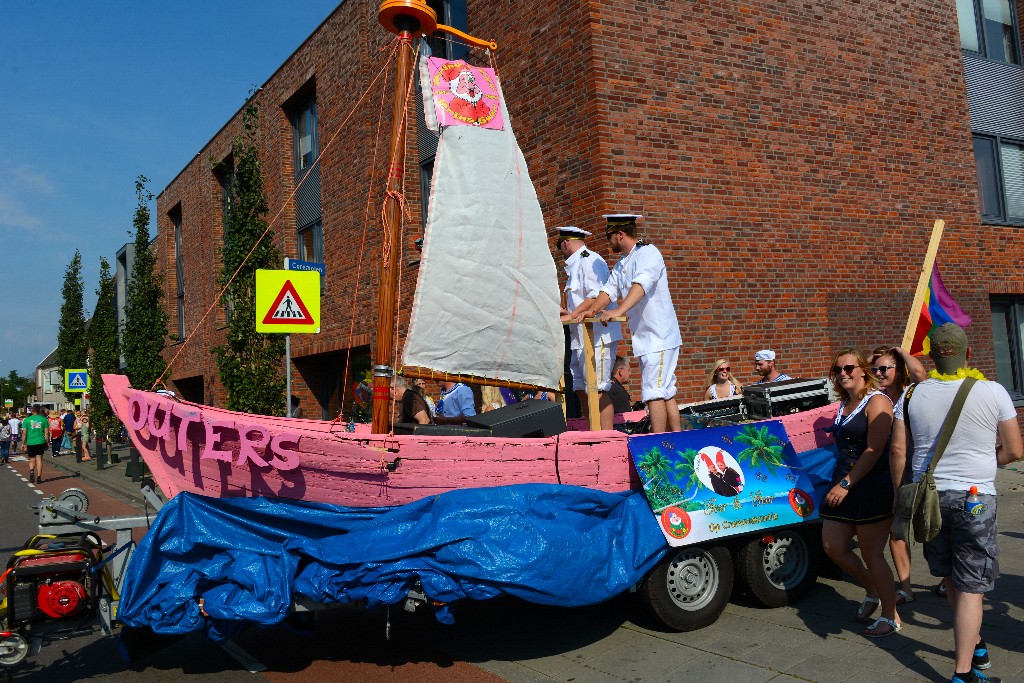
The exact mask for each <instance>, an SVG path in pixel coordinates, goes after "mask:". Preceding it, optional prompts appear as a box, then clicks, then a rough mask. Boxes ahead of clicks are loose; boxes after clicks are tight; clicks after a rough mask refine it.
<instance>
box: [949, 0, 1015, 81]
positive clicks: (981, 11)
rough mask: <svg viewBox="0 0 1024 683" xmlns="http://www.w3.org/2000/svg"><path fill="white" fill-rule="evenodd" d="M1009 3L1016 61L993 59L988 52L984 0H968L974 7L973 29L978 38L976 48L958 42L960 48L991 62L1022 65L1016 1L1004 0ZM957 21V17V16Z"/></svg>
mask: <svg viewBox="0 0 1024 683" xmlns="http://www.w3.org/2000/svg"><path fill="white" fill-rule="evenodd" d="M1006 1H1007V2H1008V3H1009V4H1010V17H1011V20H1012V21H1013V25H1012V30H1013V36H1014V46H1013V47H1014V57H1015V58H1016V60H1017V61H1015V62H1010V61H1006V60H1005V59H995V58H994V57H991V56H989V54H988V40H987V36H986V35H985V8H984V0H970V2H971V4H972V5H973V7H974V31H975V37H976V38H977V40H978V48H979V49H978V50H970V49H968V48H965V47H964V46H963V43H962V42H961V44H960V49H961V50H963V51H964V52H970V53H971V54H976V55H980V56H981V57H983V58H984V59H988V60H991V61H993V62H999V63H1000V64H1013V65H1014V66H1024V60H1022V59H1021V57H1022V55H1021V45H1020V43H1021V35H1020V25H1019V22H1018V19H1017V2H1016V0H1006ZM957 21H958V23H959V17H958V18H957Z"/></svg>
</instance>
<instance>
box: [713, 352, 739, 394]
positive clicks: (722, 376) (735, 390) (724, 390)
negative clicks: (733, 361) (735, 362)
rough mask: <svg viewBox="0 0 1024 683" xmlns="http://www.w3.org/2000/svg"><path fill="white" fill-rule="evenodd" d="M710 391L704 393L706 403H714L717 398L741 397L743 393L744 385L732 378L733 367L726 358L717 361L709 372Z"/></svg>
mask: <svg viewBox="0 0 1024 683" xmlns="http://www.w3.org/2000/svg"><path fill="white" fill-rule="evenodd" d="M707 384H708V389H707V391H705V392H704V400H705V401H713V400H715V399H716V398H729V397H730V396H739V395H740V394H742V393H743V385H742V384H740V381H739V380H738V379H736V378H735V377H733V376H732V367H731V366H730V365H729V361H728V360H726V359H725V358H720V359H718V360H717V361H715V364H714V365H712V366H711V368H710V372H708V379H707Z"/></svg>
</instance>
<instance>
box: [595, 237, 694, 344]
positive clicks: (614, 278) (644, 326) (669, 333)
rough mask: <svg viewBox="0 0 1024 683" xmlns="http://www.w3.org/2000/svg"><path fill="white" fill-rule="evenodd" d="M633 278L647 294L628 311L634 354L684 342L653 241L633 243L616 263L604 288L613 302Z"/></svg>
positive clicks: (663, 262)
mask: <svg viewBox="0 0 1024 683" xmlns="http://www.w3.org/2000/svg"><path fill="white" fill-rule="evenodd" d="M634 282H635V283H637V284H639V285H640V286H641V287H643V288H644V296H643V298H642V299H640V301H638V302H637V303H636V305H635V306H633V308H631V309H629V312H628V313H627V314H626V315H627V316H628V317H629V331H630V332H631V333H632V334H633V340H632V343H633V355H634V356H646V355H647V354H649V353H654V352H655V351H667V350H668V349H674V348H676V347H677V346H679V345H680V344H682V343H683V341H682V337H680V336H679V320H677V319H676V309H675V306H673V305H672V297H671V296H670V295H669V291H668V278H667V276H666V274H665V259H664V258H662V256H661V252H660V251H658V248H657V247H655V246H654V245H653V244H643V243H639V242H638V243H637V244H636V245H634V247H633V248H632V249H630V251H629V253H628V254H625V255H624V256H623V257H622V258H620V259H619V262H618V263H616V264H615V268H613V269H612V274H611V276H610V277H609V278H608V281H607V282H606V283H605V284H604V286H603V287H601V291H602V292H604V293H605V294H607V295H608V298H610V299H611V300H612V301H613V302H617V301H621V300H622V299H624V298H626V295H627V294H628V293H629V289H630V287H631V286H632V285H633V283H634Z"/></svg>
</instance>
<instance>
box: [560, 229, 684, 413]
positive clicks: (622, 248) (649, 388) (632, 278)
mask: <svg viewBox="0 0 1024 683" xmlns="http://www.w3.org/2000/svg"><path fill="white" fill-rule="evenodd" d="M604 218H605V220H607V221H608V226H607V229H606V232H605V236H606V237H607V238H608V242H609V243H610V244H611V247H612V251H614V252H615V253H617V254H622V257H621V258H620V259H619V262H618V263H616V264H615V267H614V268H613V269H612V273H611V275H610V276H609V277H608V281H607V282H606V283H605V284H604V286H603V287H601V292H600V293H599V294H598V295H597V298H596V299H594V300H592V301H591V300H588V302H586V303H584V306H583V307H581V309H580V310H577V311H574V312H573V317H574V318H576V319H579V318H580V316H581V314H582V315H593V314H594V313H595V312H597V311H603V312H602V313H601V319H602V320H605V321H607V320H610V319H611V318H616V317H619V316H623V315H625V316H628V317H629V331H630V332H631V333H632V343H633V354H634V355H635V356H636V357H637V360H638V361H640V374H641V378H642V386H641V398H642V399H643V402H644V403H646V404H647V412H648V415H650V418H651V431H652V432H665V431H679V428H680V424H679V408H678V407H677V406H676V403H675V395H676V362H677V361H678V360H679V346H680V345H681V344H682V338H681V337H680V335H679V321H678V320H677V319H676V310H675V307H674V306H673V305H672V297H671V296H670V295H669V291H668V278H667V275H666V271H665V259H664V258H662V256H661V252H660V251H658V248H657V247H655V246H654V245H653V244H647V243H645V242H641V241H639V240H638V239H637V238H636V222H637V221H638V220H640V219H642V218H643V216H640V215H637V214H624V213H619V214H610V215H606V216H604ZM612 302H615V303H616V306H615V307H614V308H611V309H608V310H605V308H606V307H607V306H608V305H609V304H611V303H612Z"/></svg>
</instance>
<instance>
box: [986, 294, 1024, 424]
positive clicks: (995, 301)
mask: <svg viewBox="0 0 1024 683" xmlns="http://www.w3.org/2000/svg"><path fill="white" fill-rule="evenodd" d="M989 306H990V308H991V311H992V326H993V329H992V339H993V351H994V355H995V361H996V367H997V368H998V367H999V366H1000V365H1001V364H1005V363H1006V361H1009V365H1010V373H1011V377H1004V376H1001V375H999V373H998V372H997V373H996V378H995V379H996V380H997V381H998V382H999V383H1000V384H1002V385H1003V386H1004V387H1005V388H1006V390H1007V391H1008V392H1009V393H1010V398H1012V399H1013V403H1014V405H1015V406H1017V407H1024V332H1022V329H1021V326H1022V325H1024V296H1012V295H1004V294H999V295H992V296H991V297H990V299H989ZM997 316H1002V317H1003V318H1004V320H1006V321H1007V322H1008V324H1007V346H1008V348H1007V349H1005V350H1000V348H999V346H998V345H997V344H996V341H997V339H998V337H999V336H1000V335H997V334H996V329H995V325H996V317H997ZM1003 354H1007V355H1008V357H1006V356H1003Z"/></svg>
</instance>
